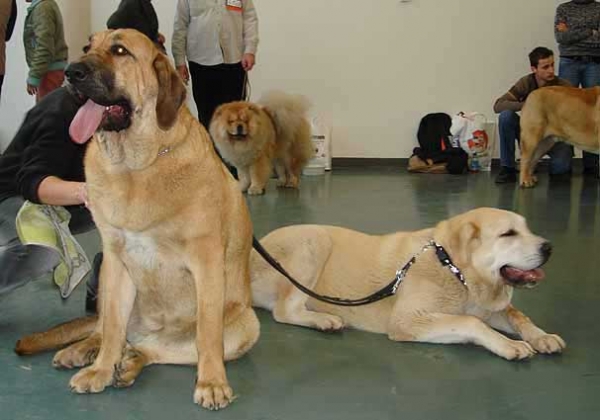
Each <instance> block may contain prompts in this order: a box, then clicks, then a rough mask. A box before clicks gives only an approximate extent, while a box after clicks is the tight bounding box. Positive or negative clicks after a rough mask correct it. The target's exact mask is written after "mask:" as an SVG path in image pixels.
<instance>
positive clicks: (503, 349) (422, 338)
mask: <svg viewBox="0 0 600 420" xmlns="http://www.w3.org/2000/svg"><path fill="white" fill-rule="evenodd" d="M411 318H412V319H411ZM388 336H389V338H390V339H391V340H395V341H418V342H423V343H439V344H452V343H474V344H478V345H480V346H483V347H485V348H487V349H488V350H489V351H491V352H492V353H495V354H497V355H498V356H500V357H503V358H505V359H507V360H515V359H516V360H520V359H526V358H528V357H531V356H533V355H534V354H535V350H534V349H533V348H532V347H531V345H529V343H526V342H525V341H515V340H511V339H509V338H507V337H505V336H504V335H502V334H500V333H498V332H496V331H494V330H493V329H491V328H490V327H489V326H487V325H486V324H485V323H484V322H483V321H482V320H480V319H479V318H477V317H474V316H471V315H450V314H441V313H429V314H424V315H417V316H413V317H410V316H408V317H407V318H405V319H404V320H403V321H402V323H401V324H395V325H394V324H392V325H391V329H390V332H389V334H388Z"/></svg>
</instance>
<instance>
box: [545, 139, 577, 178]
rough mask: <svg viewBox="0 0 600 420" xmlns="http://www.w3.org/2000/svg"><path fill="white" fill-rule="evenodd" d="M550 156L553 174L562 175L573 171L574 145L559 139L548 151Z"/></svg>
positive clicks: (551, 172)
mask: <svg viewBox="0 0 600 420" xmlns="http://www.w3.org/2000/svg"><path fill="white" fill-rule="evenodd" d="M548 156H550V169H549V170H548V172H549V173H550V174H551V175H562V174H567V173H570V172H571V161H572V159H573V146H571V145H570V144H567V143H565V142H562V141H559V142H557V143H556V144H555V145H554V146H552V149H550V150H549V151H548Z"/></svg>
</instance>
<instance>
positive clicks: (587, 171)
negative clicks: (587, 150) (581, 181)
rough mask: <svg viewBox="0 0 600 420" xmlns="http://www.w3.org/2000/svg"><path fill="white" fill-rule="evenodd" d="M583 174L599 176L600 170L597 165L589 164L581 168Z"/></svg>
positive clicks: (593, 176)
mask: <svg viewBox="0 0 600 420" xmlns="http://www.w3.org/2000/svg"><path fill="white" fill-rule="evenodd" d="M582 173H583V176H589V177H592V178H600V172H598V167H597V166H590V167H587V168H583V172H582Z"/></svg>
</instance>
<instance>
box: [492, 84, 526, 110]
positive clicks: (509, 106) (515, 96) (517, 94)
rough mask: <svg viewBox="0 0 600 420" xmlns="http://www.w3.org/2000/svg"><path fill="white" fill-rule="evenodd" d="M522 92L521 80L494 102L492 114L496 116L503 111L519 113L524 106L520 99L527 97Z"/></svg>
mask: <svg viewBox="0 0 600 420" xmlns="http://www.w3.org/2000/svg"><path fill="white" fill-rule="evenodd" d="M524 90H525V88H524V81H523V79H521V80H519V81H518V82H517V83H516V84H515V85H514V86H513V87H511V88H510V90H509V91H508V92H506V93H505V94H504V95H502V96H501V97H499V98H498V99H497V100H496V103H494V112H495V113H496V114H499V113H501V112H503V111H514V112H519V111H520V110H521V108H523V104H524V103H523V100H522V98H524V97H525V96H527V95H526V94H525V92H524Z"/></svg>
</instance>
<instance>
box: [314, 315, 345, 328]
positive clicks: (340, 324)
mask: <svg viewBox="0 0 600 420" xmlns="http://www.w3.org/2000/svg"><path fill="white" fill-rule="evenodd" d="M318 315H319V316H318V318H316V319H315V320H314V323H315V325H314V327H315V328H316V329H318V330H321V331H326V332H336V331H340V330H342V329H344V320H343V319H342V318H340V317H339V316H335V315H330V314H318Z"/></svg>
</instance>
